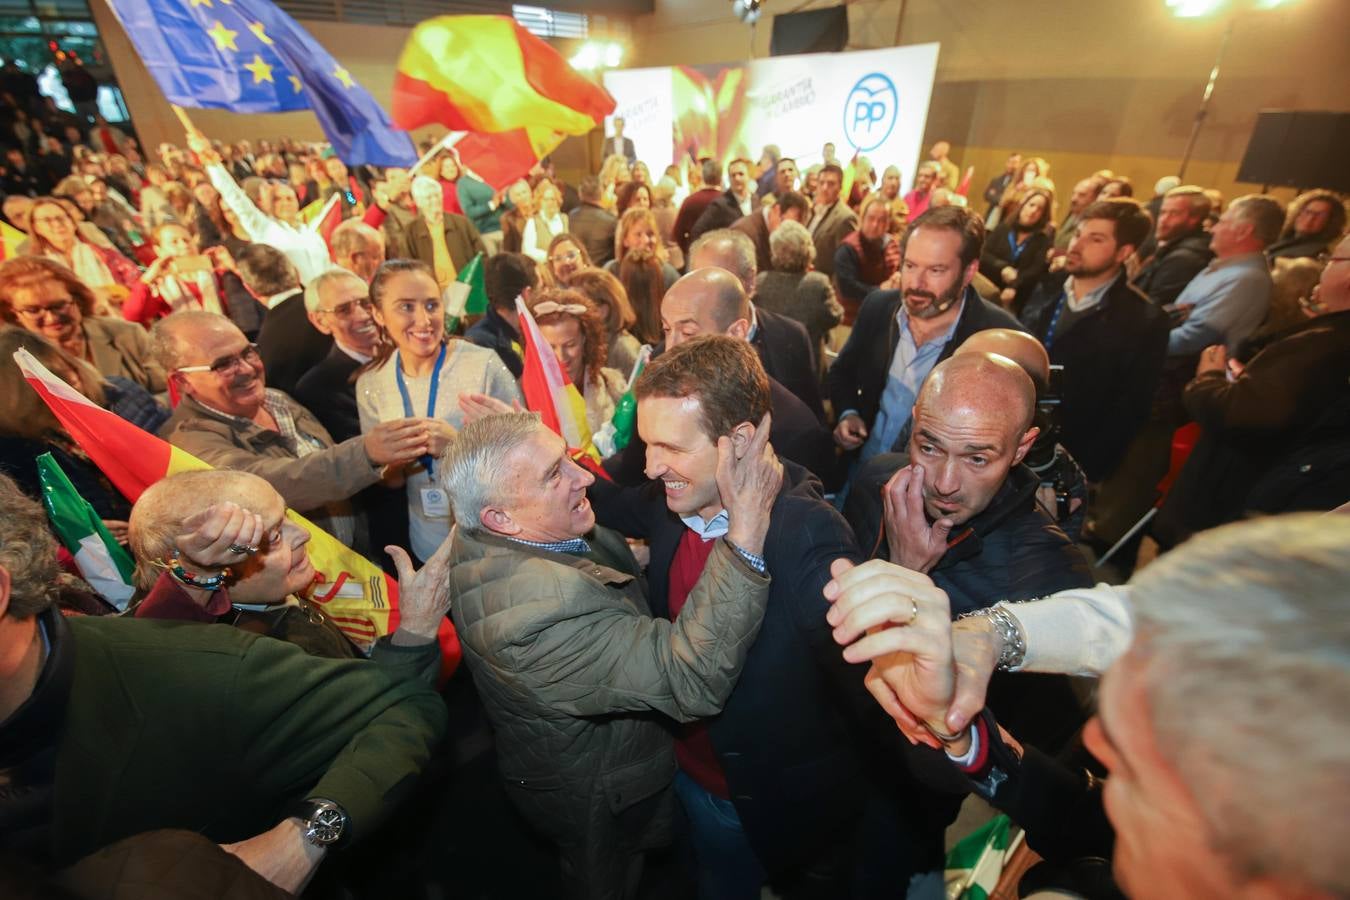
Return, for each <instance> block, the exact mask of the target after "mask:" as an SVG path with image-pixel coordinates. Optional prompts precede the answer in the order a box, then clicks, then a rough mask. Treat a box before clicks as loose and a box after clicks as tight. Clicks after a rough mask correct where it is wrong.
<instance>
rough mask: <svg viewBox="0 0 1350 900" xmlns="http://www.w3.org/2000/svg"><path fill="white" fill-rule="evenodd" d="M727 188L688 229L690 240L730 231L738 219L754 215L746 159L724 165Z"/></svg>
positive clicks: (748, 163) (751, 181)
mask: <svg viewBox="0 0 1350 900" xmlns="http://www.w3.org/2000/svg"><path fill="white" fill-rule="evenodd" d="M727 176H728V177H729V178H730V179H731V187H729V188H727V190H726V192H725V193H724V194H722V196H720V197H718V198H717V199H716V200H714V201H713V202H712V203H709V204H708V208H707V209H705V210H703V214H702V215H700V216H699V217H698V219H697V221H695V222H694V227H693V228H691V229H689V239H690V241H696V240H698V239H699V238H700V237H702V236H703V235H705V234H707V233H708V232H709V231H716V230H717V229H719V228H730V227H731V226H732V225H734V224H735V223H736V221H737V220H738V219H741V218H743V217H744V216H748V215H751V214H752V213H754V212H755V207H756V204H755V182H754V179H752V178H751V177H750V160H748V159H733V160H732V161H731V162H730V163H728V164H727Z"/></svg>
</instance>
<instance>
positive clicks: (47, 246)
mask: <svg viewBox="0 0 1350 900" xmlns="http://www.w3.org/2000/svg"><path fill="white" fill-rule="evenodd" d="M28 234H29V238H30V243H29V246H28V252H29V253H30V254H31V255H33V256H40V257H42V258H44V259H49V260H51V261H53V262H56V263H60V264H61V265H62V266H64V267H65V268H66V269H69V270H70V271H71V272H73V273H74V274H75V276H76V277H77V278H78V279H79V280H80V281H81V282H83V284H84V285H85V286H86V287H87V288H89V290H91V291H93V293H94V296H95V297H96V298H97V301H98V302H97V303H96V304H95V307H97V306H99V305H103V304H106V305H108V306H111V307H113V308H120V307H121V305H122V301H124V300H125V299H126V298H127V297H129V296H130V295H131V290H132V288H133V287H134V286H135V285H136V282H137V281H139V280H140V277H141V271H140V269H139V268H137V267H136V264H135V263H133V262H132V261H131V260H129V259H127V258H126V257H125V256H123V255H122V254H121V253H119V252H117V250H115V249H111V248H107V247H100V246H98V245H97V244H93V243H91V242H89V241H86V240H85V239H84V236H83V235H81V234H80V231H79V228H78V226H77V225H76V222H75V219H74V217H73V216H72V215H71V214H70V212H69V211H68V210H67V209H66V207H65V205H64V204H63V203H61V201H59V200H57V199H56V198H54V197H39V198H38V199H37V200H36V201H34V202H33V205H32V207H30V209H29V212H28Z"/></svg>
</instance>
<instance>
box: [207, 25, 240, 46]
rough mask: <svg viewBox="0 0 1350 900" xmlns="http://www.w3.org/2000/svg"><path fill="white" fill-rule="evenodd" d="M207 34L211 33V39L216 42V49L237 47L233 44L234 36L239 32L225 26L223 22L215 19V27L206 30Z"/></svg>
mask: <svg viewBox="0 0 1350 900" xmlns="http://www.w3.org/2000/svg"><path fill="white" fill-rule="evenodd" d="M207 34H209V35H211V39H212V40H213V41H215V42H216V49H217V50H238V49H239V48H238V47H236V46H235V44H234V39H235V37H237V36H238V34H239V32H237V31H231V30H230V29H228V28H226V27H225V23H224V22H219V21H217V22H216V27H215V28H212V29H211V30H210V31H208V32H207Z"/></svg>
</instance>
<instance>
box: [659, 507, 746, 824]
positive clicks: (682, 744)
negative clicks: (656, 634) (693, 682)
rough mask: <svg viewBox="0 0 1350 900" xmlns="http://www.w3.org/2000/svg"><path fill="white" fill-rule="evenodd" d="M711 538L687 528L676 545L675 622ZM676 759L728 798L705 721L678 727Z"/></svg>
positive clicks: (673, 571)
mask: <svg viewBox="0 0 1350 900" xmlns="http://www.w3.org/2000/svg"><path fill="white" fill-rule="evenodd" d="M712 550H713V541H705V540H703V538H701V537H699V536H698V535H697V534H695V533H694V532H693V531H691V530H689V529H688V528H686V529H685V530H684V534H683V535H681V537H680V544H679V546H678V547H676V548H675V558H674V559H673V560H672V561H671V563H670V619H671V621H674V620H675V619H676V618H678V617H679V615H680V610H682V609H684V603H685V601H686V600H688V599H689V594H690V592H691V591H693V589H694V585H695V584H697V583H698V579H699V576H701V575H702V574H703V568H704V567H705V566H706V565H707V564H708V557H710V556H712ZM675 759H676V760H678V761H679V764H680V770H681V771H682V772H684V774H686V775H688V776H689V777H690V778H692V779H694V781H696V782H698V784H699V786H700V787H702V788H703V789H704V790H705V791H707V792H708V793H710V794H714V795H716V796H718V797H721V798H722V799H723V800H730V799H731V790H730V789H729V788H728V787H727V776H726V773H725V772H723V771H722V764H721V763H719V762H718V761H717V751H716V750H714V749H713V744H712V738H711V737H709V735H708V726H707V724H706V723H705V722H692V723H690V724H688V725H685V726H683V727H682V728H681V729H680V736H679V738H677V739H676V741H675Z"/></svg>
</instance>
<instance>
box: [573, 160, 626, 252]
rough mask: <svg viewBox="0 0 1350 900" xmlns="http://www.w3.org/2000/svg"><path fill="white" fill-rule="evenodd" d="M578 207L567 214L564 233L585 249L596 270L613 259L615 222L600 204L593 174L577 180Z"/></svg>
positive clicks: (597, 182)
mask: <svg viewBox="0 0 1350 900" xmlns="http://www.w3.org/2000/svg"><path fill="white" fill-rule="evenodd" d="M578 196H579V197H580V198H581V205H580V206H578V207H577V208H576V209H574V210H572V211H571V212H569V213H568V214H567V223H568V224H567V227H568V231H570V232H571V233H572V235H573V236H574V237H575V238H576V239H577V240H578V241H580V242H581V245H582V246H583V247H585V248H586V253H587V255H588V256H590V258H591V265H593V266H596V267H597V268H598V267H600V266H603V265H604V264H605V263H607V262H609V261H610V260H611V259H613V258H614V229H615V228H617V227H618V224H619V220H618V219H616V218H614V214H613V213H611V212H609V211H608V210H606V209H605V208H604V207H603V206H601V205H600V181H599V179H597V178H596V177H595V176H594V175H587V176H586V177H585V178H583V179H581V187H580V188H579V189H578Z"/></svg>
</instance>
